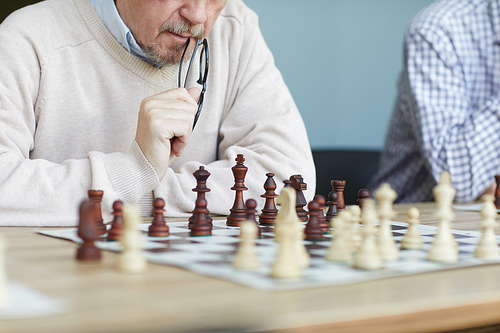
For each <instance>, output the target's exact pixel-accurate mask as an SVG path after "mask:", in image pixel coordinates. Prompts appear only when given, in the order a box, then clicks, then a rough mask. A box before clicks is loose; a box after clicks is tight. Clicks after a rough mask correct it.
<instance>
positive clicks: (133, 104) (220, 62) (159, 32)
mask: <svg viewBox="0 0 500 333" xmlns="http://www.w3.org/2000/svg"><path fill="white" fill-rule="evenodd" d="M205 37H206V39H207V41H205V44H201V45H200V46H199V47H198V48H197V51H196V52H194V47H195V46H196V45H197V44H199V43H197V41H198V40H199V41H201V40H203V39H204V38H205ZM188 41H189V43H188ZM207 42H208V43H207ZM207 45H209V46H208V49H207ZM185 50H186V54H185V56H184V61H183V62H182V67H180V66H179V64H180V63H181V59H182V58H183V53H184V52H185ZM208 53H209V57H208V56H207V55H208ZM191 58H193V60H194V61H193V64H192V68H191V71H190V74H189V75H188V74H187V69H188V68H189V67H190V66H189V60H190V59H191ZM207 65H208V68H207ZM200 67H201V70H200ZM180 68H181V69H180ZM206 69H208V80H207V82H206V85H205V87H206V94H204V96H202V95H203V93H202V92H200V87H201V86H200V85H199V84H198V83H197V82H196V80H198V79H199V74H198V73H200V74H201V76H202V78H201V79H202V80H201V81H199V82H201V83H203V76H204V73H205V70H206ZM0 73H2V75H1V76H0V166H1V170H2V174H1V175H0V224H2V225H74V224H75V223H76V220H77V207H78V205H79V203H80V202H81V200H82V199H83V198H85V197H86V195H87V190H89V189H99V190H103V191H104V197H103V201H102V204H101V207H102V209H103V214H104V217H105V219H109V218H110V216H111V215H110V213H111V206H112V202H113V201H115V200H117V199H120V200H123V201H124V202H134V203H139V204H140V205H141V208H142V210H143V212H144V214H148V213H150V209H151V202H152V200H153V198H154V197H161V198H163V199H164V200H165V201H166V203H167V204H166V207H165V208H166V211H167V215H170V216H185V215H187V214H188V213H189V212H191V211H192V209H193V208H194V199H195V193H193V192H192V188H193V187H195V185H196V182H195V179H194V177H193V175H192V174H193V172H194V171H195V170H197V169H198V168H199V166H200V165H204V166H205V167H206V169H207V170H208V171H209V172H210V173H211V176H210V178H209V180H208V187H209V188H211V192H210V193H209V194H207V201H208V202H209V209H210V211H211V212H213V213H219V214H227V213H228V212H229V209H230V208H231V206H232V203H233V199H234V193H232V192H233V191H231V189H230V188H231V186H232V185H233V183H234V180H233V175H232V173H231V167H232V166H233V165H234V164H235V162H234V160H235V157H236V155H237V154H244V156H245V159H246V162H245V165H247V166H248V174H247V177H246V182H245V184H246V186H247V187H248V188H249V191H247V192H246V193H245V195H246V197H248V198H250V197H252V198H255V199H259V200H263V199H261V198H259V196H260V194H262V193H263V191H264V189H263V184H264V181H265V180H266V173H267V172H274V173H275V174H276V181H277V183H281V180H283V179H285V178H288V177H289V176H290V175H292V174H302V176H303V177H304V179H305V180H306V181H307V182H308V183H309V193H308V197H309V198H310V197H312V195H313V193H314V188H315V186H314V181H315V172H314V164H313V161H312V155H311V151H310V147H309V143H308V139H307V134H306V131H305V127H304V124H303V121H302V119H301V117H300V114H299V112H298V110H297V108H296V106H295V104H294V102H293V99H292V97H291V96H290V93H289V91H288V89H287V87H286V85H285V84H284V82H283V79H282V77H281V75H280V73H279V71H278V70H277V69H276V67H275V66H274V62H273V58H272V55H271V53H270V51H269V49H268V48H267V46H266V44H265V42H264V39H263V37H262V35H261V33H260V30H259V28H258V19H257V16H256V15H255V14H254V13H253V12H252V11H250V10H249V9H248V8H247V7H246V6H245V5H244V4H243V3H242V2H241V1H240V0H229V1H228V2H227V3H226V1H225V0H196V1H195V0H163V1H156V0H155V1H149V0H148V1H144V0H116V1H112V0H92V1H89V0H51V1H44V2H41V3H39V4H36V5H33V6H29V7H26V8H24V9H21V10H19V11H17V12H15V13H14V14H12V15H11V16H10V17H8V18H7V19H6V20H5V21H4V23H2V25H1V26H0ZM178 76H179V78H178ZM184 81H187V85H186V87H187V88H189V89H186V88H184ZM179 84H180V87H179ZM202 90H205V89H204V88H203V89H202ZM200 99H202V100H200ZM199 110H201V113H199V118H198V122H197V124H196V126H195V127H194V129H193V124H194V123H195V118H197V117H198V116H197V113H198V111H199Z"/></svg>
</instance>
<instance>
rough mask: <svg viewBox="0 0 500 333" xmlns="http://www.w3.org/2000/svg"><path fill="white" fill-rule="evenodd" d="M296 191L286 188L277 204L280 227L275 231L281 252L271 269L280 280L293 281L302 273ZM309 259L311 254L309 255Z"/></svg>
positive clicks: (277, 220)
mask: <svg viewBox="0 0 500 333" xmlns="http://www.w3.org/2000/svg"><path fill="white" fill-rule="evenodd" d="M295 197H296V194H295V190H294V189H293V188H288V187H285V188H284V189H283V190H282V191H281V194H280V196H279V197H278V198H277V203H278V204H280V205H281V209H280V211H279V213H278V216H276V224H278V225H279V228H278V230H275V232H276V237H278V239H279V243H280V244H279V250H278V255H277V257H276V261H275V262H274V264H273V266H272V269H271V276H272V277H275V278H278V279H292V278H299V277H300V276H301V274H302V272H301V266H302V265H301V262H300V261H301V260H303V258H302V259H301V258H300V254H301V251H297V249H298V248H297V238H300V240H301V242H302V243H303V241H302V237H300V236H299V233H298V232H297V224H296V223H295V222H296V221H295V218H297V220H298V217H297V212H296V210H295V200H296V198H295ZM307 256H308V257H309V254H308V255H307ZM302 264H303V263H302Z"/></svg>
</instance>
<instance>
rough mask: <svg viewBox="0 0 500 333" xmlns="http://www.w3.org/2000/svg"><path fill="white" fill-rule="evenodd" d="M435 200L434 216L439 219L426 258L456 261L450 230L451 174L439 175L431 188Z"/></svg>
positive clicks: (453, 193)
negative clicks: (436, 182)
mask: <svg viewBox="0 0 500 333" xmlns="http://www.w3.org/2000/svg"><path fill="white" fill-rule="evenodd" d="M432 193H433V194H434V199H435V201H436V206H437V211H436V217H437V219H438V221H439V224H438V231H437V233H436V235H435V236H434V240H433V241H432V246H431V248H430V250H429V254H428V259H429V260H432V261H439V262H444V263H454V262H457V261H458V246H457V242H456V241H455V237H454V236H453V234H452V232H451V221H452V220H453V218H454V214H453V211H452V209H451V206H452V204H453V199H454V198H455V193H456V190H455V189H454V188H453V186H452V185H451V175H450V174H449V173H448V172H446V171H445V172H442V173H441V174H440V175H439V184H438V185H436V186H435V187H434V188H433V189H432Z"/></svg>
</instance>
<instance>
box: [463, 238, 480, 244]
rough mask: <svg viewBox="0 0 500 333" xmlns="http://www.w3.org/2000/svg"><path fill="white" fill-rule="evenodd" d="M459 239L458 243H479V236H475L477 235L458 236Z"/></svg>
mask: <svg viewBox="0 0 500 333" xmlns="http://www.w3.org/2000/svg"><path fill="white" fill-rule="evenodd" d="M459 239H460V241H459V242H458V244H465V245H470V244H474V245H476V244H478V243H479V240H480V238H477V237H470V238H459Z"/></svg>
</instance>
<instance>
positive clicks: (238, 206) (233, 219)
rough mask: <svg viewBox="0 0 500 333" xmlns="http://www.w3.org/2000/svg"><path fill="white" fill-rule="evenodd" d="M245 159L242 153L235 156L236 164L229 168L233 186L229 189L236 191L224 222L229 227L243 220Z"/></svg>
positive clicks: (245, 188) (246, 169)
mask: <svg viewBox="0 0 500 333" xmlns="http://www.w3.org/2000/svg"><path fill="white" fill-rule="evenodd" d="M243 162H245V159H244V158H243V155H242V154H238V155H237V157H236V165H235V166H233V167H232V168H231V170H232V171H233V175H234V186H233V187H231V190H234V191H236V195H235V198H234V204H233V208H231V209H230V211H231V214H229V216H228V217H227V222H226V224H227V225H228V226H231V227H237V226H239V225H240V223H241V222H243V221H245V202H244V201H243V191H246V190H248V188H247V187H245V175H246V174H247V171H248V168H247V167H246V166H245V165H244V164H243Z"/></svg>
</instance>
